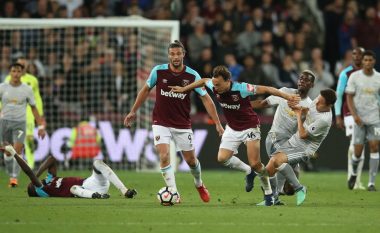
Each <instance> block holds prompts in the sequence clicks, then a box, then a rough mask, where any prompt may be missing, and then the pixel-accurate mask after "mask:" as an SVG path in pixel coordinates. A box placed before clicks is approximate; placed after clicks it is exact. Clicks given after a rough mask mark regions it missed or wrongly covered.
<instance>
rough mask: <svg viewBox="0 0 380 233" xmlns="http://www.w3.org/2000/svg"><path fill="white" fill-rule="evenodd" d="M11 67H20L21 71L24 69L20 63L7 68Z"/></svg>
mask: <svg viewBox="0 0 380 233" xmlns="http://www.w3.org/2000/svg"><path fill="white" fill-rule="evenodd" d="M13 67H20V68H21V69H22V70H23V69H24V66H23V65H21V64H20V63H17V62H16V63H13V64H11V65H10V66H9V69H12V68H13Z"/></svg>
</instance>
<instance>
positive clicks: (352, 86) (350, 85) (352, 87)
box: [345, 74, 356, 94]
mask: <svg viewBox="0 0 380 233" xmlns="http://www.w3.org/2000/svg"><path fill="white" fill-rule="evenodd" d="M355 77H356V75H355V74H351V76H350V78H349V79H348V82H347V87H346V90H345V92H346V93H347V94H355V92H356V83H355V80H356V78H355Z"/></svg>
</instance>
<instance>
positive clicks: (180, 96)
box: [161, 89, 187, 100]
mask: <svg viewBox="0 0 380 233" xmlns="http://www.w3.org/2000/svg"><path fill="white" fill-rule="evenodd" d="M161 95H163V96H167V97H170V98H178V99H181V100H183V99H185V97H186V95H187V94H184V93H175V92H172V91H163V90H162V89H161Z"/></svg>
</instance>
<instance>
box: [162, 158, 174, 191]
mask: <svg viewBox="0 0 380 233" xmlns="http://www.w3.org/2000/svg"><path fill="white" fill-rule="evenodd" d="M161 174H162V177H163V178H164V180H165V183H166V186H169V187H173V188H175V189H176V190H177V191H178V189H177V185H176V183H175V176H174V170H173V168H172V166H171V165H170V164H169V165H168V166H166V167H162V168H161Z"/></svg>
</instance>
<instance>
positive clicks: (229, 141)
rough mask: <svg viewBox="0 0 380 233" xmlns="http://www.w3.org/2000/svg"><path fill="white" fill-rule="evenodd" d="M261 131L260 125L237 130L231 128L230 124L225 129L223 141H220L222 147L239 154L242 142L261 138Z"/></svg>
mask: <svg viewBox="0 0 380 233" xmlns="http://www.w3.org/2000/svg"><path fill="white" fill-rule="evenodd" d="M260 139H261V133H260V127H257V128H250V129H246V130H242V131H236V130H233V129H231V128H230V127H229V126H228V125H227V126H226V130H224V133H223V136H222V141H221V142H220V147H219V148H223V149H227V150H230V151H233V152H234V153H235V154H237V151H238V149H239V146H240V144H241V143H243V142H244V143H246V142H247V141H253V140H260Z"/></svg>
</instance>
